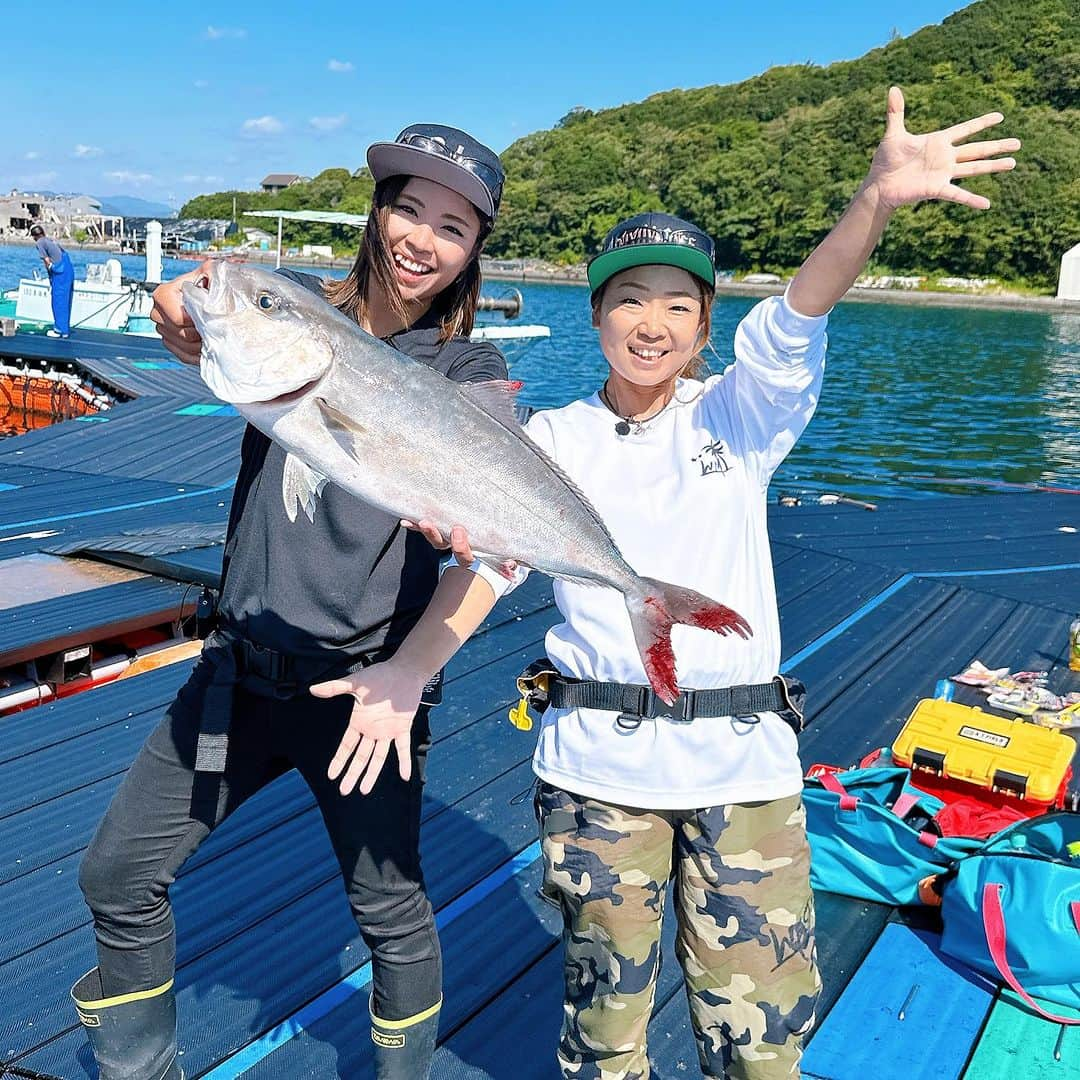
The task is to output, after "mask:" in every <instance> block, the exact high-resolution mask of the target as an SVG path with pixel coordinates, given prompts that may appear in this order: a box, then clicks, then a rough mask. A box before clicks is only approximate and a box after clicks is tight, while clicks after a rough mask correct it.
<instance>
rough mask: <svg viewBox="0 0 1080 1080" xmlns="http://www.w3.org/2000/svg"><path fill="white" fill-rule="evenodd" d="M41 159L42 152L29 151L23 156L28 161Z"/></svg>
mask: <svg viewBox="0 0 1080 1080" xmlns="http://www.w3.org/2000/svg"><path fill="white" fill-rule="evenodd" d="M39 157H41V151H40V150H27V151H26V153H25V154H23V159H24V160H26V161H37V159H38V158H39Z"/></svg>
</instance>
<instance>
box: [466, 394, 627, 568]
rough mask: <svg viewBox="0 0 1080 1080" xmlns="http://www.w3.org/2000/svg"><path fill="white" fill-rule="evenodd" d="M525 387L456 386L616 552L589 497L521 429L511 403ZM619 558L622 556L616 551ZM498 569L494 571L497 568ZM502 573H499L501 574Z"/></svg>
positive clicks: (606, 528) (606, 529)
mask: <svg viewBox="0 0 1080 1080" xmlns="http://www.w3.org/2000/svg"><path fill="white" fill-rule="evenodd" d="M524 385H525V384H524V383H522V382H517V381H513V382H510V381H506V380H498V379H492V380H490V381H488V382H475V383H462V384H460V386H459V389H460V390H461V392H462V393H463V394H464V395H465V397H467V398H468V399H469V400H470V401H471V402H473V404H475V405H477V406H478V407H479V408H481V409H483V410H484V412H486V413H487V414H488V416H490V417H491V418H492V419H493V420H497V421H498V422H499V423H500V424H502V426H503V427H504V428H506V430H507V431H509V432H510V433H511V434H512V435H515V436H516V437H517V438H519V439H520V440H521V441H522V442H523V443H525V445H526V446H528V447H529V449H530V450H531V451H532V452H533V453H534V454H536V456H537V457H538V458H540V459H541V460H542V461H543V462H544V464H545V465H547V467H548V468H549V469H551V471H552V472H553V473H554V474H555V475H556V476H557V477H558V478H559V479H560V480H561V481H562V482H563V483H564V484H565V485H566V486H567V487H568V488H569V489H570V490H571V491H572V492H573V493H574V495H575V496H576V497H577V498H578V499H579V500H580V501H581V503H582V505H583V506H584V507H585V509H586V510H588V512H589V514H590V516H591V517H592V519H593V521H595V522H596V524H597V525H598V526H599V527H600V528H601V529H602V530H603V532H604V535H605V536H606V537H607V538H608V540H609V541H611V546H612V547H613V548H615V550H616V551H618V550H619V545H618V544H616V543H615V540H614V539H613V538H612V535H611V533H610V532H609V531H608V527H607V525H605V524H604V519H603V518H602V517H601V516H600V514H599V513H598V512H597V510H596V507H595V506H593V504H592V503H591V502H590V501H589V498H588V496H587V495H586V494H585V492H583V491H582V490H581V488H579V487H578V486H577V484H576V483H575V482H574V481H573V480H572V479H571V478H570V475H569V474H568V473H567V472H566V470H565V469H563V467H562V466H561V465H560V464H559V463H558V462H557V461H556V460H555V459H554V458H553V457H552V456H551V455H550V454H548V453H547V452H546V451H545V450H544V449H543V447H540V446H538V445H537V444H536V443H535V442H533V440H532V439H530V438H529V433H528V432H527V431H526V430H525V429H524V428H523V427H522V426H521V422H520V421H519V420H518V418H517V414H516V413H515V412H514V404H515V402H516V400H517V392H518V391H519V390H520V389H521V388H522V386H524ZM619 557H620V558H622V553H621V552H619ZM496 569H497V568H496ZM500 573H501V571H500Z"/></svg>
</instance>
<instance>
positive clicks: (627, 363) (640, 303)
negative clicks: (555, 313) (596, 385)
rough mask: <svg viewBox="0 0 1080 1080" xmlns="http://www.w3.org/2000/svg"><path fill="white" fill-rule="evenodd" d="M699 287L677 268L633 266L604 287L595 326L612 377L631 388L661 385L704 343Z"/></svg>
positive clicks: (691, 277) (674, 375)
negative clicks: (598, 332)
mask: <svg viewBox="0 0 1080 1080" xmlns="http://www.w3.org/2000/svg"><path fill="white" fill-rule="evenodd" d="M703 314H704V311H703V304H702V288H701V286H700V285H699V284H698V281H697V278H695V277H694V276H693V275H692V274H689V273H687V272H686V271H685V270H681V269H679V268H678V267H675V266H658V265H653V266H634V267H631V268H630V269H629V270H623V271H622V272H621V273H619V274H616V275H615V277H613V278H612V279H611V280H610V281H609V282H608V283H607V284H606V285H605V286H604V293H603V296H602V298H601V301H600V306H599V309H598V310H597V311H596V312H595V314H594V325H595V326H596V327H597V329H598V330H599V331H600V348H601V349H602V350H603V353H604V358H605V359H606V360H607V362H608V364H609V365H610V367H611V370H612V375H613V376H616V377H617V378H618V379H620V380H622V381H624V382H626V383H628V384H630V385H632V386H635V387H643V388H645V387H660V386H664V385H665V384H668V383H673V382H674V380H675V378H676V376H677V375H678V374H679V373H680V372H681V371H682V370H683V368H685V367H686V365H687V364H688V363H689V362H690V361H691V360H692V359H693V357H694V356H695V355H696V354H697V351H698V349H699V347H700V345H701V343H702V329H703Z"/></svg>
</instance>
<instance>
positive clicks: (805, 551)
mask: <svg viewBox="0 0 1080 1080" xmlns="http://www.w3.org/2000/svg"><path fill="white" fill-rule="evenodd" d="M99 336H100V335H99ZM37 340H38V341H39V342H41V343H42V344H40V345H36V347H37V348H38V350H40V349H46V350H47V355H42V354H41V353H40V351H39V352H38V353H37V354H36V355H34V356H33V357H31V358H29V359H27V358H26V357H25V355H23V354H25V353H26V352H27V351H29V350H28V349H26V348H25V347H22V343H21V342H20V343H19V347H16V346H15V344H14V343H16V342H18V338H15V339H0V358H6V359H7V361H8V362H11V361H12V359H13V357H14V355H15V354H16V353H18V354H19V355H23V359H24V360H25V362H27V363H30V362H31V361H32V362H34V363H37V364H41V363H61V362H64V363H72V364H74V365H76V366H78V367H79V368H81V369H83V370H84V371H86V372H88V373H90V374H91V375H92V376H93V377H94V379H95V380H98V381H99V382H100V383H101V385H103V386H107V387H109V388H111V390H112V391H113V392H115V393H117V394H118V395H121V396H124V397H127V398H129V399H130V400H128V401H127V402H126V403H123V404H120V405H117V406H116V407H114V408H112V409H110V410H109V411H107V412H103V413H100V414H97V415H96V416H95V417H86V418H83V419H81V420H72V421H70V422H68V423H65V424H61V425H58V426H56V427H52V428H47V429H44V430H40V431H36V432H30V433H28V434H26V435H22V436H19V437H17V438H13V439H8V440H4V441H2V442H0V580H2V576H3V575H4V574H5V573H6V574H8V575H9V580H16V579H17V578H19V577H21V576H24V575H25V574H27V573H29V572H30V571H31V570H32V569H33V568H34V567H35V565H37V566H38V567H39V568H40V566H41V561H42V560H45V561H46V562H48V561H53V560H55V561H56V562H64V563H65V564H66V563H67V562H72V563H74V564H76V565H78V566H80V567H85V566H86V565H87V564H91V565H99V566H107V567H112V568H115V567H116V566H117V565H120V566H122V567H123V568H124V570H125V571H129V572H130V573H131V575H132V576H125V577H124V578H123V579H122V580H116V581H103V582H98V583H95V584H93V586H92V587H88V588H85V589H81V590H76V591H71V590H70V588H69V589H67V590H66V591H63V592H62V594H60V595H57V596H53V597H49V596H44V597H43V598H41V599H34V597H33V595H31V596H29V597H25V598H23V599H22V600H21V601H19V600H16V602H8V600H7V599H6V596H7V594H5V595H4V596H3V597H0V667H3V666H4V665H5V664H6V663H8V662H9V658H10V657H12V656H20V655H21V656H25V655H26V653H27V650H28V649H30V646H31V645H32V646H33V651H38V652H40V651H43V650H47V649H49V648H51V647H53V646H56V647H60V646H57V645H56V643H57V642H70V641H75V640H78V641H82V640H91V639H94V638H95V637H96V636H98V635H103V633H104V632H107V631H109V627H110V626H111V625H112V624H114V623H117V622H120V621H124V620H126V621H127V623H128V624H131V622H132V620H133V619H134V618H135V616H137V615H138V613H139V612H142V613H144V614H145V615H146V617H147V618H152V619H158V618H160V617H161V613H162V612H163V611H167V610H169V608H170V606H171V605H174V604H175V605H176V609H175V610H176V612H177V614H178V615H179V614H180V613H181V612H182V611H185V610H187V607H185V605H186V604H189V603H190V599H191V597H192V592H193V590H197V587H198V585H199V584H201V583H207V584H213V583H215V582H216V580H217V575H218V573H219V570H220V559H221V538H222V537H223V535H224V526H225V522H226V518H227V512H228V504H229V497H230V492H231V485H232V478H233V476H234V475H235V471H236V467H237V463H238V451H239V440H240V436H241V433H242V428H243V422H242V420H241V418H239V417H238V416H236V415H235V413H234V412H233V410H231V409H230V408H228V407H227V406H223V405H221V404H220V403H219V402H215V401H214V400H213V399H212V398H210V397H209V396H208V393H207V391H206V390H205V388H204V387H203V384H202V383H201V381H199V379H198V377H197V374H196V373H195V372H194V370H190V369H186V368H184V366H183V365H180V364H178V363H176V362H175V361H173V360H172V358H171V357H169V356H168V354H167V353H164V350H161V349H160V347H159V346H157V345H156V343H154V342H152V341H151V342H147V346H146V348H145V349H143V348H139V349H137V350H136V349H135V348H132V349H131V354H130V355H129V356H124V357H118V356H117V355H116V352H115V348H116V347H115V343H114V344H113V351H112V352H111V353H109V352H108V350H107V349H102V350H101V351H99V352H95V351H94V350H92V349H91V348H90V345H92V344H94V343H93V342H88V343H87V344H85V345H84V344H83V343H82V342H81V341H80V340H79V339H78V338H76V339H72V341H70V342H54V341H51V340H48V339H37ZM113 341H114V342H115V339H113ZM125 345H126V342H125ZM769 514H770V531H771V536H772V545H773V561H774V564H775V569H776V581H777V592H778V596H779V601H780V614H781V624H782V632H783V642H784V669H785V670H787V671H791V672H794V673H795V674H797V675H799V676H800V677H801V678H802V679H803V680H804V681H805V682H806V684H807V686H808V687H809V691H810V695H809V703H810V707H809V712H810V715H811V718H812V722H811V726H810V728H809V730H808V731H806V732H805V733H804V735H803V736H802V739H801V753H802V756H803V761H804V765H807V766H808V765H810V764H811V763H813V762H819V761H825V762H835V763H838V764H847V763H850V762H854V761H856V760H858V759H859V758H860V757H861V756H862V755H863V754H865V753H867V752H868V751H870V750H871V749H873V748H875V747H878V746H882V745H885V744H888V743H890V742H891V741H892V739H893V737H894V736H895V735H896V733H897V731H898V730H899V727H900V725H901V723H902V721H903V719H904V718H905V717H906V716H907V715H908V713H909V712H910V711H911V709H912V708H913V706H914V704H915V702H916V701H917V700H918V699H920V698H922V697H928V696H930V695H931V694H932V693H933V690H934V685H935V683H936V682H937V680H938V679H940V678H942V677H946V676H949V675H952V674H954V673H956V672H958V671H960V670H961V669H963V668H964V667H965V666H966V665H967V664H968V663H969V662H970V661H971V660H973V659H975V658H979V659H981V660H983V661H984V662H986V663H987V664H989V665H991V666H1004V665H1008V666H1009V667H1010V668H1012V669H1013V670H1019V669H1038V670H1043V669H1046V670H1048V671H1049V672H1050V684H1051V686H1052V687H1053V688H1054V689H1055V690H1056V691H1058V692H1059V693H1064V692H1066V691H1069V690H1080V673H1075V672H1070V671H1069V670H1068V667H1067V659H1066V644H1067V628H1068V625H1069V622H1070V621H1071V619H1072V618H1073V617H1075V616H1076V614H1077V610H1080V607H1078V601H1080V532H1078V530H1080V498H1078V497H1076V496H1073V495H1067V494H1051V493H1043V494H1033V493H1025V494H994V495H990V496H972V497H965V498H960V497H951V498H935V499H926V500H897V501H895V502H893V503H889V504H885V505H882V506H881V507H880V509H879V510H878V511H877V512H876V513H867V512H865V511H863V510H859V509H856V508H853V507H851V506H844V505H839V506H832V507H823V506H812V507H811V506H802V507H790V508H789V507H771V508H770V511H769ZM41 580H44V579H41ZM555 617H556V612H555V609H554V607H553V603H552V597H551V591H550V587H549V583H548V581H547V579H544V578H542V577H541V576H540V575H533V576H532V577H531V578H530V579H529V580H528V581H527V582H526V584H525V585H524V586H523V587H522V588H520V589H518V590H517V591H515V592H514V593H512V594H511V595H510V596H508V597H506V598H505V599H504V600H503V601H501V602H500V604H499V605H498V606H497V607H496V609H495V611H494V612H493V614H492V615H491V617H490V618H489V619H488V621H487V623H486V624H485V625H484V627H483V628H482V630H481V631H480V633H479V634H477V635H476V636H475V637H474V638H473V639H472V640H471V641H470V642H469V643H468V644H467V645H466V646H465V647H464V648H463V649H462V651H461V652H460V653H459V655H458V656H456V657H455V658H454V660H453V661H452V662H451V664H450V665H449V668H448V671H447V676H448V679H447V685H446V689H445V704H444V705H443V706H441V707H440V708H439V709H437V710H436V711H435V713H434V714H433V717H432V728H433V737H434V745H433V747H432V750H431V753H430V756H429V765H428V782H427V789H426V793H425V801H424V816H423V824H422V829H421V840H422V849H423V855H424V867H425V875H426V877H427V880H428V883H429V886H430V894H431V898H432V902H433V904H434V905H435V908H436V911H437V916H438V921H439V926H440V932H441V936H442V942H443V951H444V963H445V1005H444V1008H443V1012H442V1031H441V1036H440V1040H441V1045H440V1048H439V1050H438V1053H437V1056H436V1060H435V1065H434V1069H433V1072H432V1076H433V1078H434V1080H443V1078H451V1077H453V1078H454V1080H463V1078H470V1080H472V1078H476V1080H479V1078H483V1077H492V1078H495V1080H503V1078H505V1080H511V1078H512V1080H528V1078H534V1077H535V1078H537V1080H540V1078H545V1080H546V1078H549V1077H551V1076H554V1075H555V1074H556V1069H555V1064H554V1049H555V1044H556V1039H557V1033H558V1027H559V1019H560V1001H561V971H560V942H559V936H558V933H559V927H558V926H557V921H558V918H557V915H556V913H555V912H554V911H553V910H552V909H551V908H550V907H548V906H547V905H546V904H544V903H542V902H541V901H540V900H539V899H538V898H537V895H536V890H537V887H538V885H539V881H540V861H539V846H538V844H537V840H536V826H535V822H534V820H533V812H532V806H531V790H532V782H533V778H532V772H531V768H530V759H531V755H532V748H533V747H532V739H531V737H530V736H528V735H525V734H523V733H520V732H518V731H516V730H514V729H513V728H512V727H511V726H510V725H509V723H508V722H507V721H506V710H507V707H508V706H509V705H510V704H511V702H512V699H513V698H514V697H515V696H516V695H515V691H514V676H515V675H516V674H517V673H518V671H519V670H521V668H522V667H523V666H524V665H525V664H526V663H527V662H528V661H530V660H532V659H533V658H535V657H536V656H537V655H539V654H540V652H541V651H542V648H543V638H544V633H545V631H546V630H547V628H548V627H549V626H550V625H551V624H552V623H553V621H554V620H555ZM190 667H191V661H182V662H179V663H175V664H172V665H170V666H168V667H163V668H161V669H159V670H156V671H152V672H149V673H147V674H144V675H139V676H137V677H134V678H129V679H125V680H123V681H118V682H114V683H110V684H108V685H104V686H101V687H98V688H96V689H93V690H89V691H86V692H84V693H81V694H78V695H75V696H72V697H70V698H67V699H64V700H59V701H56V702H53V703H47V704H42V705H40V706H37V707H35V708H31V709H28V710H26V711H23V712H18V713H14V714H11V715H8V716H7V717H0V926H2V927H3V934H2V935H0V987H2V1000H3V1004H4V1008H3V1010H2V1011H0V1076H3V1075H4V1071H5V1068H6V1067H8V1066H11V1067H13V1068H17V1069H19V1070H22V1071H21V1072H18V1073H15V1072H12V1073H11V1075H22V1076H26V1075H30V1076H33V1075H36V1074H44V1075H46V1076H52V1077H60V1078H63V1080H84V1078H86V1077H88V1076H92V1075H94V1067H93V1064H92V1061H91V1057H90V1053H89V1050H88V1047H87V1045H86V1040H85V1037H84V1034H83V1031H82V1029H81V1027H80V1026H79V1024H78V1023H77V1020H76V1017H75V1014H74V1011H73V1009H72V1008H71V1006H70V1002H69V1000H68V987H69V986H70V985H71V984H72V983H73V982H74V981H75V979H76V978H78V977H79V976H80V975H81V974H82V973H83V972H84V971H86V970H87V969H88V968H90V967H92V966H93V964H94V962H95V960H94V948H93V936H92V932H91V927H90V922H89V914H88V912H87V910H86V908H85V906H84V905H83V902H82V898H81V895H80V893H79V889H78V885H77V872H78V865H79V860H80V858H81V855H82V852H83V850H84V849H85V847H86V845H87V843H88V842H89V840H90V837H91V835H92V833H93V830H94V828H95V827H96V824H97V822H98V820H99V818H100V817H101V815H102V814H103V813H104V811H105V808H106V806H107V805H108V802H109V800H110V798H111V796H112V794H113V792H114V791H115V790H116V787H117V785H118V784H119V782H120V780H121V778H122V777H123V775H124V772H125V770H126V768H127V767H128V765H129V763H130V762H131V760H132V758H133V756H134V755H135V753H136V751H137V750H138V748H139V746H140V745H141V743H142V741H143V740H144V739H145V737H146V736H147V734H148V733H149V732H150V731H151V730H152V729H153V727H154V725H155V724H157V722H158V721H159V720H160V718H161V716H162V714H163V712H164V710H165V708H166V707H167V705H168V704H169V702H170V701H171V700H172V698H173V696H174V694H175V693H176V691H177V689H178V687H179V686H180V685H181V684H182V683H183V682H184V680H185V679H186V677H187V674H188V672H189V670H190ZM963 693H964V691H963V690H961V689H960V688H958V699H962V697H963ZM972 700H974V699H972ZM172 898H173V901H174V906H175V912H176V920H177V924H178V927H179V937H178V947H179V953H178V957H177V963H178V967H177V976H176V985H177V1000H178V1009H179V1026H180V1046H181V1050H182V1055H183V1056H182V1058H181V1059H180V1060H181V1062H182V1064H183V1067H184V1069H185V1071H186V1073H187V1075H188V1076H189V1077H191V1078H194V1077H203V1076H205V1077H212V1078H214V1080H227V1078H228V1080H231V1078H235V1077H244V1078H248V1080H286V1078H287V1080H294V1078H300V1077H311V1078H329V1077H335V1076H340V1077H350V1078H351V1077H361V1076H365V1075H368V1073H369V1071H370V1068H371V1045H372V1044H371V1041H370V1037H369V1034H368V1014H367V990H368V983H369V978H370V968H369V963H368V961H369V957H368V953H367V950H366V947H365V946H364V944H363V941H362V940H361V938H360V936H359V934H358V932H357V929H356V926H355V923H354V922H353V921H352V918H351V916H350V914H349V911H348V907H347V904H346V902H345V899H344V896H343V894H342V889H341V883H340V880H339V876H338V869H337V863H336V860H335V859H334V856H333V854H332V852H331V849H330V846H329V843H328V841H327V838H326V835H325V832H324V830H323V826H322V823H321V819H320V816H319V813H318V810H317V808H316V807H315V804H314V801H313V799H312V797H311V795H310V793H309V792H308V790H307V788H306V787H305V786H304V784H303V783H302V781H301V780H300V778H299V776H298V775H297V774H296V773H290V774H288V775H286V776H284V777H282V778H281V779H280V780H278V781H277V782H275V783H274V784H273V785H271V786H270V787H269V788H268V789H266V790H264V791H263V792H261V793H260V794H259V795H258V796H256V797H255V798H254V799H252V800H251V801H250V802H248V803H247V804H246V805H245V806H243V807H242V808H241V809H240V810H239V811H238V812H237V813H236V814H234V815H233V816H232V817H231V818H230V819H229V820H228V821H227V822H226V823H225V824H224V825H223V826H221V827H220V828H219V829H218V830H217V831H216V832H215V833H214V834H213V836H212V837H211V838H210V840H209V841H207V843H206V844H204V845H203V847H202V848H201V849H200V850H199V852H198V853H197V854H196V856H195V857H194V858H192V859H191V860H190V861H189V862H188V863H187V864H186V866H185V867H184V868H183V871H182V873H181V874H180V877H179V878H178V880H177V882H176V884H175V886H174V887H173V889H172ZM932 918H933V916H932V915H929V916H926V917H923V916H922V915H921V914H919V915H917V914H914V913H911V912H898V911H896V910H894V909H891V908H887V907H883V906H880V905H875V904H871V903H865V902H861V901H855V900H849V899H845V898H843V897H838V896H833V895H829V894H824V893H820V894H818V897H817V938H818V949H819V955H820V963H821V968H822V974H823V979H824V994H823V998H822V1002H821V1007H820V1016H821V1021H820V1023H819V1026H818V1028H817V1030H816V1031H815V1033H814V1036H813V1038H812V1040H811V1042H810V1044H809V1047H808V1050H807V1054H806V1057H805V1060H804V1075H805V1076H808V1077H817V1078H822V1080H866V1077H867V1076H868V1075H872V1076H873V1078H874V1080H912V1078H921V1077H933V1078H934V1080H949V1078H952V1077H961V1076H965V1077H967V1078H968V1080H993V1078H997V1077H1001V1078H1002V1080H1004V1078H1006V1077H1007V1078H1009V1080H1028V1078H1036V1077H1038V1078H1042V1077H1062V1078H1064V1077H1075V1076H1077V1075H1080V1028H1071V1029H1068V1030H1065V1029H1062V1028H1059V1027H1058V1026H1057V1025H1054V1024H1049V1023H1047V1022H1046V1021H1042V1020H1038V1019H1036V1018H1033V1017H1032V1016H1031V1015H1030V1014H1029V1013H1028V1012H1027V1010H1026V1009H1025V1008H1023V1007H1022V1006H1020V1005H1019V1004H1018V1003H1017V1001H1016V999H1015V998H1014V997H1013V996H1012V995H1011V994H1009V993H1008V992H1004V993H1003V992H1002V991H1001V990H1000V988H998V987H996V986H995V985H993V984H991V983H989V982H988V981H987V980H984V979H981V978H979V977H977V976H975V975H973V974H971V973H970V972H967V971H966V970H964V969H962V968H960V967H958V966H957V965H955V964H954V963H953V962H952V961H950V960H948V959H947V958H945V957H943V956H942V955H941V953H940V950H939V948H938V944H939V938H938V934H937V932H936V928H935V927H934V926H933V924H932ZM673 928H674V920H673V919H671V918H669V919H667V920H666V930H665V934H666V939H665V940H666V944H665V949H664V963H663V969H662V972H661V975H660V982H659V986H658V990H657V1000H656V1008H655V1012H654V1017H653V1021H652V1024H651V1027H650V1035H649V1038H650V1048H651V1056H652V1060H653V1063H654V1072H653V1075H654V1076H656V1077H661V1078H663V1080H674V1078H676V1077H685V1076H695V1075H698V1071H697V1070H698V1066H697V1058H696V1053H695V1050H694V1046H693V1038H692V1035H691V1032H690V1025H689V1018H688V1014H687V1009H686V1004H685V999H684V997H683V993H682V989H681V981H680V975H679V971H678V967H677V964H676V962H675V950H674V947H673V941H672V933H673ZM1059 1011H1060V1010H1059Z"/></svg>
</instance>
